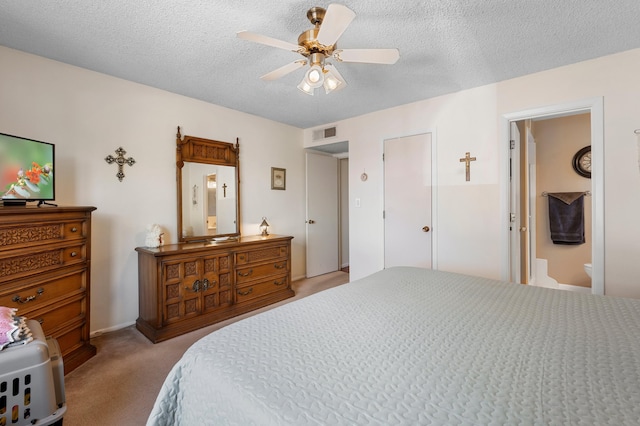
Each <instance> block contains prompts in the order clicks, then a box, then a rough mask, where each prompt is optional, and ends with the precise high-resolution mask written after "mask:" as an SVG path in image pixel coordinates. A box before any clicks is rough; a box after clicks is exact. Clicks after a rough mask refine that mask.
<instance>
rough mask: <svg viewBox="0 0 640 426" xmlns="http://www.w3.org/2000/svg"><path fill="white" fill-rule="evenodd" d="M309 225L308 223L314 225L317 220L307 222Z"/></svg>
mask: <svg viewBox="0 0 640 426" xmlns="http://www.w3.org/2000/svg"><path fill="white" fill-rule="evenodd" d="M307 223H308V224H309V225H313V224H314V223H316V221H315V220H313V219H309V220H308V221H307Z"/></svg>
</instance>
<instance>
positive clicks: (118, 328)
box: [89, 321, 136, 337]
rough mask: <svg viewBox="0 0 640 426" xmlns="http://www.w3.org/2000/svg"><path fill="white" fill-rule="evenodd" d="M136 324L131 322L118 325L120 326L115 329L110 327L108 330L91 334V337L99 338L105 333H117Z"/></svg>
mask: <svg viewBox="0 0 640 426" xmlns="http://www.w3.org/2000/svg"><path fill="white" fill-rule="evenodd" d="M135 323H136V322H135V321H131V322H127V323H124V324H118V325H114V326H113V327H108V328H103V329H100V330H95V331H92V332H91V333H89V337H98V336H102V335H103V334H105V333H110V332H112V331H117V330H121V329H123V328H126V327H129V326H131V325H134V324H135Z"/></svg>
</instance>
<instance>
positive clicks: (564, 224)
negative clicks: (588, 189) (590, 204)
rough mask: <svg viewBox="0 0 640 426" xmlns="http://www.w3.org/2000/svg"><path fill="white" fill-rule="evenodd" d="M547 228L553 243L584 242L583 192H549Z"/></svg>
mask: <svg viewBox="0 0 640 426" xmlns="http://www.w3.org/2000/svg"><path fill="white" fill-rule="evenodd" d="M547 195H548V198H549V228H550V231H551V241H553V243H554V244H584V242H585V241H584V192H550V193H549V194H547Z"/></svg>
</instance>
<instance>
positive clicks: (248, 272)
mask: <svg viewBox="0 0 640 426" xmlns="http://www.w3.org/2000/svg"><path fill="white" fill-rule="evenodd" d="M251 274H253V269H249V270H248V271H247V272H246V273H242V271H238V275H240V276H241V277H248V276H249V275H251Z"/></svg>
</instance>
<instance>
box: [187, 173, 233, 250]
mask: <svg viewBox="0 0 640 426" xmlns="http://www.w3.org/2000/svg"><path fill="white" fill-rule="evenodd" d="M235 174H236V168H235V167H231V166H215V165H211V164H199V163H185V165H184V167H183V168H182V195H183V198H182V235H183V236H184V237H188V238H190V237H196V236H206V237H213V236H216V235H221V234H233V233H236V202H237V200H236V188H235V182H236V176H235Z"/></svg>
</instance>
